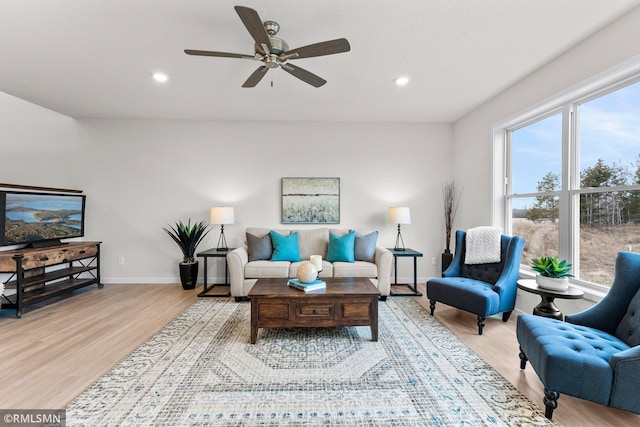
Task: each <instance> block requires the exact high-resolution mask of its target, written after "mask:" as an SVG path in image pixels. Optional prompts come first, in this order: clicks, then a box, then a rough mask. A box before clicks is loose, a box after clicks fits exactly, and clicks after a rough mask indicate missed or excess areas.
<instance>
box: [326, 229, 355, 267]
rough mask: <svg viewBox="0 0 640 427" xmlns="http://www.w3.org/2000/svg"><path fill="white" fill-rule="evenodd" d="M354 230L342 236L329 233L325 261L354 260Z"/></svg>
mask: <svg viewBox="0 0 640 427" xmlns="http://www.w3.org/2000/svg"><path fill="white" fill-rule="evenodd" d="M355 241H356V232H355V231H351V232H350V233H347V234H345V235H344V236H338V235H336V234H333V233H329V248H328V249H327V261H329V262H335V261H341V262H354V261H355V255H354V247H355Z"/></svg>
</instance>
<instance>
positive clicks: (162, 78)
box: [153, 73, 169, 83]
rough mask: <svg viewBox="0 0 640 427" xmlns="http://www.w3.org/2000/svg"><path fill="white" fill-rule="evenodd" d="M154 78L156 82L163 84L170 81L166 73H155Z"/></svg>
mask: <svg viewBox="0 0 640 427" xmlns="http://www.w3.org/2000/svg"><path fill="white" fill-rule="evenodd" d="M153 78H154V80H155V81H157V82H162V83H164V82H166V81H167V80H169V76H167V75H166V74H165V73H153Z"/></svg>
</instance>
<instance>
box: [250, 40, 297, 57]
mask: <svg viewBox="0 0 640 427" xmlns="http://www.w3.org/2000/svg"><path fill="white" fill-rule="evenodd" d="M269 41H270V42H271V53H272V54H273V55H280V54H281V53H282V52H286V51H288V50H289V45H288V44H287V42H286V41H284V40H282V39H281V38H279V37H273V36H269ZM254 48H255V50H256V52H261V51H262V47H261V46H259V45H258V43H255V44H254Z"/></svg>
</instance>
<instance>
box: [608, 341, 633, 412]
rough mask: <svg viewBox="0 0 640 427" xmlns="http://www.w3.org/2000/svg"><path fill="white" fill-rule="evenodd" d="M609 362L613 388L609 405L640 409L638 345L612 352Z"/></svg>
mask: <svg viewBox="0 0 640 427" xmlns="http://www.w3.org/2000/svg"><path fill="white" fill-rule="evenodd" d="M609 364H610V365H611V367H612V368H613V389H612V391H611V399H610V401H611V403H610V406H613V407H615V408H621V409H626V410H628V411H633V412H636V413H637V412H638V411H640V401H639V400H638V395H637V394H636V393H638V383H640V345H637V346H635V347H631V348H628V349H626V350H623V351H620V352H618V353H615V354H612V355H611V358H610V359H609Z"/></svg>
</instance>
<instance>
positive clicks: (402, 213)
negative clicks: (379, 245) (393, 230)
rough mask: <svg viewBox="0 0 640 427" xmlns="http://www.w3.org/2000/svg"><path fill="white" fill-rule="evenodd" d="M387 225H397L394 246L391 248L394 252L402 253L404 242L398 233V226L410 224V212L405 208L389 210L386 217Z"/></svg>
mask: <svg viewBox="0 0 640 427" xmlns="http://www.w3.org/2000/svg"><path fill="white" fill-rule="evenodd" d="M388 222H389V224H398V235H397V236H396V245H395V246H394V247H393V249H395V250H396V251H404V240H402V234H401V233H400V224H411V212H410V211H409V208H407V207H393V208H389V216H388Z"/></svg>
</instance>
